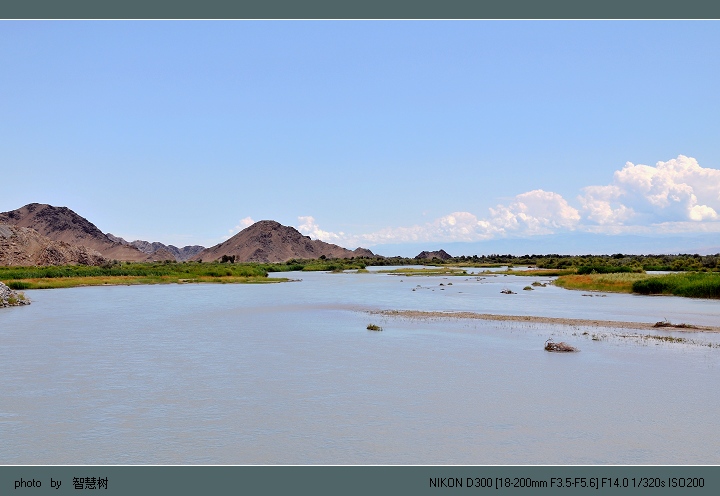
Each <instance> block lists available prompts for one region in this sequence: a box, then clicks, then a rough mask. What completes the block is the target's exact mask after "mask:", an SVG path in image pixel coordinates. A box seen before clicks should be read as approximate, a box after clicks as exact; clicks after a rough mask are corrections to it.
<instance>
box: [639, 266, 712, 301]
mask: <svg viewBox="0 0 720 496" xmlns="http://www.w3.org/2000/svg"><path fill="white" fill-rule="evenodd" d="M632 290H633V292H635V293H640V294H667V295H675V296H687V297H690V298H720V274H719V273H717V272H691V273H683V274H666V275H662V276H654V277H650V278H647V279H643V280H639V281H636V282H635V283H634V284H633V286H632Z"/></svg>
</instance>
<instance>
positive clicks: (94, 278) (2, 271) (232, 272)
mask: <svg viewBox="0 0 720 496" xmlns="http://www.w3.org/2000/svg"><path fill="white" fill-rule="evenodd" d="M267 276H268V271H267V270H266V269H265V268H264V267H262V266H259V265H256V264H220V263H210V264H205V263H204V264H199V263H116V264H109V265H107V266H104V267H88V266H83V265H64V266H59V267H58V266H51V267H0V281H2V282H4V283H5V284H7V285H8V287H10V288H12V289H51V288H71V287H76V286H103V285H120V284H171V283H191V282H212V283H233V284H238V283H245V284H256V283H273V282H283V281H286V280H287V279H282V278H273V279H270V278H268V277H267Z"/></svg>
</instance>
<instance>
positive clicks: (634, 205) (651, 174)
mask: <svg viewBox="0 0 720 496" xmlns="http://www.w3.org/2000/svg"><path fill="white" fill-rule="evenodd" d="M583 192H584V195H581V196H579V197H578V200H579V201H580V203H581V204H582V207H583V212H584V213H585V214H586V217H587V219H588V220H590V221H591V222H595V223H597V224H600V225H624V224H636V225H650V224H659V223H663V222H683V221H696V222H701V221H708V220H717V219H718V215H717V209H720V170H717V169H711V168H705V167H701V166H700V165H699V164H698V162H697V160H695V159H694V158H690V157H686V156H684V155H680V156H679V157H678V158H676V159H672V160H668V161H667V162H658V163H657V164H656V165H655V166H654V167H653V166H649V165H642V164H640V165H635V164H633V163H631V162H628V163H626V164H625V167H623V168H622V170H619V171H616V172H615V174H614V176H613V182H612V184H611V185H608V186H588V187H587V188H584V189H583Z"/></svg>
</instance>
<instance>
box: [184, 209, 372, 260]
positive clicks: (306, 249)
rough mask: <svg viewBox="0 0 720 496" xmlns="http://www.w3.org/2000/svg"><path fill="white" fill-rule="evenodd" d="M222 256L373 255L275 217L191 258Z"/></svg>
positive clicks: (266, 257) (293, 257) (305, 257)
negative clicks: (322, 238) (317, 236)
mask: <svg viewBox="0 0 720 496" xmlns="http://www.w3.org/2000/svg"><path fill="white" fill-rule="evenodd" d="M223 256H227V257H233V256H234V257H235V260H236V261H239V262H263V263H282V262H287V261H288V260H292V259H314V258H320V257H322V256H325V257H326V258H353V257H372V256H374V254H373V252H371V251H370V250H368V249H366V248H356V249H355V250H348V249H347V248H343V247H341V246H338V245H334V244H331V243H326V242H324V241H320V240H319V239H315V240H313V239H310V237H309V236H305V235H303V234H301V233H300V231H298V230H297V229H295V228H294V227H290V226H284V225H282V224H280V223H279V222H277V221H274V220H261V221H258V222H256V223H254V224H253V225H251V226H248V227H246V228H245V229H243V230H242V231H240V232H239V233H237V234H236V235H234V236H233V237H231V238H230V239H228V240H226V241H224V242H222V243H218V244H217V245H215V246H212V247H210V248H207V249H205V250H204V251H202V252H200V253H199V254H198V255H195V256H194V257H192V258H191V260H199V261H203V262H214V261H216V260H219V259H222V257H223Z"/></svg>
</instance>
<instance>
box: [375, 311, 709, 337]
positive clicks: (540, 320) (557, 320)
mask: <svg viewBox="0 0 720 496" xmlns="http://www.w3.org/2000/svg"><path fill="white" fill-rule="evenodd" d="M369 313H371V314H373V315H382V316H384V317H402V318H408V319H477V320H497V321H505V322H530V323H536V324H554V325H562V326H583V327H599V328H612V329H640V330H646V331H651V330H656V331H657V330H660V329H665V330H668V331H682V332H720V327H718V326H701V325H697V326H696V325H692V323H689V322H688V323H681V322H675V323H674V324H676V325H678V326H679V325H681V324H685V325H684V326H682V327H673V326H666V327H656V326H655V324H656V323H655V322H649V323H645V322H625V321H619V320H596V319H569V318H561V317H538V316H533V315H497V314H492V313H475V312H424V311H420V310H370V311H369ZM689 325H692V327H688V326H689Z"/></svg>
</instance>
